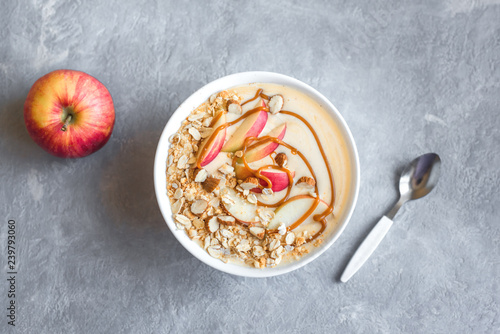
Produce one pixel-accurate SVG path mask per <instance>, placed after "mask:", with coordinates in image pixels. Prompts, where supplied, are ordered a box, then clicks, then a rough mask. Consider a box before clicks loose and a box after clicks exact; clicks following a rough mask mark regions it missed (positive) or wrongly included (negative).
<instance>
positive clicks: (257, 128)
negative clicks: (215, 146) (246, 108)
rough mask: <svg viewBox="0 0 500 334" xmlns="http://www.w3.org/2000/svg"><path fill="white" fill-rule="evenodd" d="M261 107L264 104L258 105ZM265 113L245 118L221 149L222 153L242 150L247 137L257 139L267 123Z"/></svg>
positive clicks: (262, 111) (257, 113)
mask: <svg viewBox="0 0 500 334" xmlns="http://www.w3.org/2000/svg"><path fill="white" fill-rule="evenodd" d="M260 105H261V106H262V107H265V106H266V104H265V102H264V101H262V102H261V103H260ZM267 117H268V115H267V111H265V110H261V111H259V112H255V113H253V114H251V115H250V116H248V117H247V118H245V119H244V120H243V122H242V123H241V125H240V126H239V127H238V129H236V131H235V132H234V133H233V135H232V136H231V138H229V140H228V141H227V143H226V144H225V145H224V146H223V147H222V152H236V151H238V150H241V149H242V148H243V143H244V142H245V139H246V138H248V137H258V136H259V135H260V133H261V132H262V130H263V129H264V127H265V126H266V123H267Z"/></svg>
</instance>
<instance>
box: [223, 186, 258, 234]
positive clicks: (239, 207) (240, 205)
mask: <svg viewBox="0 0 500 334" xmlns="http://www.w3.org/2000/svg"><path fill="white" fill-rule="evenodd" d="M227 189H228V196H229V197H230V198H231V199H232V200H233V201H234V204H228V203H227V202H225V201H222V204H223V205H224V209H225V210H226V212H227V213H228V214H230V215H231V216H233V217H234V218H235V219H236V220H237V221H239V222H240V223H242V224H246V225H253V224H257V223H258V221H257V220H256V219H255V217H258V216H259V214H258V212H257V209H259V207H258V206H257V205H255V204H251V203H250V202H248V201H247V200H246V199H244V198H241V197H240V196H238V195H237V194H236V191H235V190H233V189H231V188H227Z"/></svg>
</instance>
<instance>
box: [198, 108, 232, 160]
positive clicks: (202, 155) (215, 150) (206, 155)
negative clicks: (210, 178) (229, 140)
mask: <svg viewBox="0 0 500 334" xmlns="http://www.w3.org/2000/svg"><path fill="white" fill-rule="evenodd" d="M225 123H226V114H225V113H222V114H220V116H219V117H218V118H217V119H216V122H215V124H214V125H213V126H212V128H213V129H214V130H215V129H217V128H218V127H219V126H221V125H223V124H225ZM225 139H226V129H222V130H221V131H219V133H217V135H216V137H215V138H214V139H213V140H212V136H208V137H207V138H205V139H204V140H203V142H202V143H201V145H200V148H199V149H198V157H197V158H196V159H197V160H196V166H197V167H198V168H201V167H203V166H206V165H208V164H209V163H210V162H211V161H212V160H214V159H215V158H216V157H217V155H218V154H219V152H220V150H221V148H222V145H223V144H224V140H225ZM207 145H208V146H207Z"/></svg>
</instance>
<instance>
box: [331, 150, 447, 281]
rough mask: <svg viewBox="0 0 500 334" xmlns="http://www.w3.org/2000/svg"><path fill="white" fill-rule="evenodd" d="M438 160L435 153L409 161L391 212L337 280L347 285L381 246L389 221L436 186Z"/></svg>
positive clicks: (383, 218) (366, 239) (390, 224)
mask: <svg viewBox="0 0 500 334" xmlns="http://www.w3.org/2000/svg"><path fill="white" fill-rule="evenodd" d="M440 167H441V159H440V158H439V155H437V154H435V153H427V154H424V155H421V156H420V157H418V158H416V159H415V160H413V161H412V162H411V164H410V165H409V166H407V167H406V168H405V170H404V171H403V173H401V178H400V180H399V193H400V194H401V197H400V198H399V201H398V202H397V203H396V205H394V207H393V208H392V210H391V211H389V213H388V214H387V215H385V216H383V217H382V219H380V220H379V221H378V223H377V224H376V225H375V227H374V228H373V229H372V230H371V232H370V234H368V236H367V237H366V238H365V240H363V243H362V244H361V245H360V246H359V248H358V250H357V251H356V253H354V255H353V257H352V259H351V261H349V264H348V265H347V267H346V268H345V270H344V273H343V274H342V277H340V280H341V281H342V282H344V283H345V282H347V281H348V280H349V279H350V278H351V277H352V275H354V274H355V273H356V272H357V271H358V269H359V268H361V266H362V265H363V264H364V263H365V261H366V260H368V258H369V257H370V255H372V253H373V251H374V250H375V249H376V248H377V246H378V245H379V244H380V242H381V241H382V239H383V238H384V237H385V235H386V234H387V232H388V231H389V229H390V228H391V226H392V219H394V216H396V213H397V212H398V211H399V209H400V208H401V206H402V205H403V204H405V203H406V202H408V201H410V200H412V199H418V198H422V197H424V196H425V195H427V194H428V193H429V192H430V191H431V190H432V189H433V188H434V187H435V186H436V184H437V182H438V179H439V171H440Z"/></svg>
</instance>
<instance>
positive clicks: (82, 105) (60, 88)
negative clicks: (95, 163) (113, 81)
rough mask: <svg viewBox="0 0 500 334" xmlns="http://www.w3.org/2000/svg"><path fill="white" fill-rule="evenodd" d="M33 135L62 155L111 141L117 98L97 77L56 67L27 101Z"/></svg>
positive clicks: (83, 152)
mask: <svg viewBox="0 0 500 334" xmlns="http://www.w3.org/2000/svg"><path fill="white" fill-rule="evenodd" d="M24 122H25V124H26V128H27V130H28V133H29V134H30V136H31V138H33V140H34V141H35V142H36V143H37V144H38V145H40V146H41V147H42V148H43V149H44V150H46V151H47V152H49V153H51V154H53V155H55V156H57V157H61V158H79V157H84V156H87V155H89V154H91V153H94V152H95V151H97V150H99V149H100V148H101V147H103V146H104V144H106V143H107V141H108V140H109V137H110V136H111V132H112V131H113V126H114V124H115V109H114V107H113V99H112V98H111V95H110V94H109V92H108V90H107V89H106V87H104V85H103V84H102V83H100V82H99V81H98V80H97V79H96V78H94V77H92V76H90V75H88V74H86V73H84V72H80V71H74V70H56V71H53V72H50V73H48V74H46V75H44V76H43V77H41V78H40V79H38V80H37V81H36V82H35V83H34V84H33V86H32V87H31V89H30V91H29V93H28V97H27V98H26V101H25V103H24Z"/></svg>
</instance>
